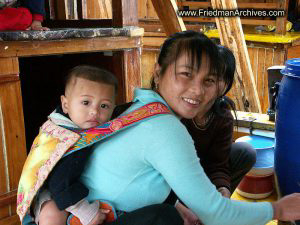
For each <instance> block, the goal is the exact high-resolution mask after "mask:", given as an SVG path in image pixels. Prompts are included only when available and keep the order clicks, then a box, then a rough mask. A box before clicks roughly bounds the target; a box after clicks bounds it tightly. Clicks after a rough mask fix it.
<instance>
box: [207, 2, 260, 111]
mask: <svg viewBox="0 0 300 225" xmlns="http://www.w3.org/2000/svg"><path fill="white" fill-rule="evenodd" d="M211 3H212V6H213V8H214V9H235V8H237V3H236V1H235V0H232V1H225V0H211ZM216 23H217V27H218V30H219V34H220V40H221V44H222V45H225V46H227V47H229V48H230V49H231V50H232V51H233V53H234V56H235V59H236V62H237V69H236V79H235V85H234V88H235V89H236V90H235V91H234V94H236V96H235V99H234V100H235V103H236V104H237V105H238V106H239V108H240V109H242V110H243V111H251V112H258V113H261V112H262V110H261V105H260V100H259V96H258V93H257V89H256V85H255V80H254V76H253V72H252V68H251V64H250V59H249V55H248V50H247V46H246V42H245V38H244V33H243V29H242V24H241V21H240V18H239V17H224V18H222V17H220V18H219V17H217V18H216Z"/></svg>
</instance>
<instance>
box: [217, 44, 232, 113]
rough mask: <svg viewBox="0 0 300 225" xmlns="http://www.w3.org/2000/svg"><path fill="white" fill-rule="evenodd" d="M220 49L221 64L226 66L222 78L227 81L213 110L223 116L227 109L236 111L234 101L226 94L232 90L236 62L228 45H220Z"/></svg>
mask: <svg viewBox="0 0 300 225" xmlns="http://www.w3.org/2000/svg"><path fill="white" fill-rule="evenodd" d="M218 51H219V54H220V60H221V61H222V63H221V64H222V65H223V66H224V70H223V74H222V80H223V81H224V83H225V90H224V93H222V95H221V96H220V97H218V98H217V99H216V101H215V103H214V106H213V111H214V112H216V113H217V114H219V115H221V116H222V115H224V113H225V111H226V109H232V110H233V111H234V113H235V104H234V102H233V101H232V100H231V99H230V98H229V97H227V96H225V95H226V94H227V93H228V92H229V91H230V89H231V87H232V84H233V81H234V74H235V69H236V62H235V58H234V55H233V53H232V51H231V50H230V49H228V48H227V47H224V46H222V45H218ZM235 114H236V113H235Z"/></svg>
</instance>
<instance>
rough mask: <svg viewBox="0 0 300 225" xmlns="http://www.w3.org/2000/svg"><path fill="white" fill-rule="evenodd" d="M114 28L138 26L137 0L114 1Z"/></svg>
mask: <svg viewBox="0 0 300 225" xmlns="http://www.w3.org/2000/svg"><path fill="white" fill-rule="evenodd" d="M112 11H113V12H112V16H113V26H114V27H123V26H138V9H137V0H113V1H112Z"/></svg>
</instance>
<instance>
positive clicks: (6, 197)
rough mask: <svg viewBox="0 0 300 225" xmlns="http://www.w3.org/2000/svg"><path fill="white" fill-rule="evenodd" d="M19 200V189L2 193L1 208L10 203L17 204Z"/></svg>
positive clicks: (0, 195) (0, 198)
mask: <svg viewBox="0 0 300 225" xmlns="http://www.w3.org/2000/svg"><path fill="white" fill-rule="evenodd" d="M16 202H17V190H14V191H10V192H8V193H5V194H0V208H2V207H3V206H7V205H9V204H16Z"/></svg>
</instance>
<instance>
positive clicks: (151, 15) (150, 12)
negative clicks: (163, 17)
mask: <svg viewBox="0 0 300 225" xmlns="http://www.w3.org/2000/svg"><path fill="white" fill-rule="evenodd" d="M146 6H147V18H150V19H157V20H158V19H159V17H158V15H157V13H156V10H155V8H154V6H153V4H152V1H151V0H147V5H146Z"/></svg>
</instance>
